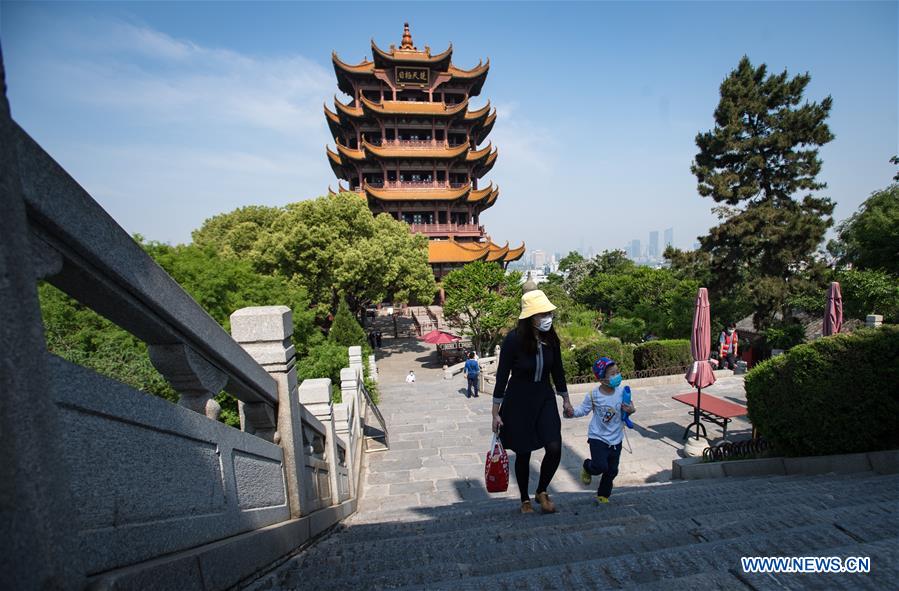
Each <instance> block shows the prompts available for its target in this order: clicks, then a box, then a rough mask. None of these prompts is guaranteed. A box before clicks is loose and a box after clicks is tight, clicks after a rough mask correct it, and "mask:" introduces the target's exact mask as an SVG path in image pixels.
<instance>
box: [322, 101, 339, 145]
mask: <svg viewBox="0 0 899 591" xmlns="http://www.w3.org/2000/svg"><path fill="white" fill-rule="evenodd" d="M323 107H324V109H325V119H326V120H327V121H328V129H330V130H331V136H332V137H337V136H338V135H340V117H339V116H338V115H337V113H335V112H333V111H331V109H329V108H328V105H323Z"/></svg>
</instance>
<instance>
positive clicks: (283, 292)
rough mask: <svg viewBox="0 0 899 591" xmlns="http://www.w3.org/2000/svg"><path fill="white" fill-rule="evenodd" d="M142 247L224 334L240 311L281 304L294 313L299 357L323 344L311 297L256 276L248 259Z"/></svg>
mask: <svg viewBox="0 0 899 591" xmlns="http://www.w3.org/2000/svg"><path fill="white" fill-rule="evenodd" d="M142 246H143V247H144V250H146V251H147V253H148V254H149V255H150V256H152V257H153V259H154V260H155V261H156V262H157V263H158V264H159V266H161V267H162V268H163V269H165V271H166V272H167V273H168V274H169V275H171V276H172V278H173V279H174V280H175V281H177V282H178V284H179V285H181V287H183V288H184V290H185V291H186V292H187V293H188V294H190V296H191V297H192V298H193V299H194V300H196V301H197V303H198V304H200V306H201V307H202V308H203V309H204V310H206V312H207V313H208V314H209V315H210V316H212V318H213V319H215V321H216V322H218V323H219V324H221V325H222V326H223V327H224V328H225V330H230V316H231V314H232V313H233V312H234V311H235V310H239V309H241V308H246V307H249V306H275V305H279V306H287V307H288V308H290V309H291V313H292V317H293V342H294V345H295V346H296V348H297V355H299V356H303V355H305V354H306V351H307V350H308V348H309V347H310V346H312V345H314V344H316V343H317V342H320V341H321V340H322V335H321V331H320V330H319V329H318V328H317V327H316V326H315V315H314V313H313V311H312V310H311V308H310V305H311V304H310V300H309V295H308V293H307V292H306V290H305V288H303V287H302V286H301V285H297V284H296V283H294V282H292V281H290V280H289V279H288V278H285V277H281V276H274V275H264V274H261V273H257V272H256V271H254V270H253V267H252V265H251V264H250V262H249V261H246V260H242V259H238V258H233V257H231V258H229V257H222V256H219V254H218V253H217V252H216V251H215V250H214V249H213V248H212V246H211V245H210V246H197V245H183V244H180V245H177V246H171V245H169V244H162V243H158V242H151V243H145V244H143V245H142Z"/></svg>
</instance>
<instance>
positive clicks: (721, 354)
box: [718, 322, 738, 369]
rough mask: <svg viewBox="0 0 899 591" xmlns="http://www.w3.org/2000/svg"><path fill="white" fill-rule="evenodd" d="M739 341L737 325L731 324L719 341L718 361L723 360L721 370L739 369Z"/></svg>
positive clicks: (722, 333)
mask: <svg viewBox="0 0 899 591" xmlns="http://www.w3.org/2000/svg"><path fill="white" fill-rule="evenodd" d="M737 341H738V338H737V325H736V323H734V322H730V323H728V325H727V328H726V329H725V330H723V331H722V332H721V338H719V339H718V359H720V360H721V369H736V368H737Z"/></svg>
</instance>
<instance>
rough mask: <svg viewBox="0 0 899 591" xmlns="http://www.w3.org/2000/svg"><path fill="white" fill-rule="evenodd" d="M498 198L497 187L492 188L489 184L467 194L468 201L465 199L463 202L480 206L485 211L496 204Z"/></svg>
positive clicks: (491, 184)
mask: <svg viewBox="0 0 899 591" xmlns="http://www.w3.org/2000/svg"><path fill="white" fill-rule="evenodd" d="M498 198H499V187H494V186H493V183H490V184H489V185H488V186H487V187H486V188H484V189H475V190H472V191H471V193H469V194H468V199H466V200H465V202H466V203H478V204H482V205H483V206H484V207H483V209H487V208H488V207H490V206H492V205H493V204H494V203H496V200H497V199H498Z"/></svg>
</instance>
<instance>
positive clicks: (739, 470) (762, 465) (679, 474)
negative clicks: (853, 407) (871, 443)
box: [671, 449, 899, 480]
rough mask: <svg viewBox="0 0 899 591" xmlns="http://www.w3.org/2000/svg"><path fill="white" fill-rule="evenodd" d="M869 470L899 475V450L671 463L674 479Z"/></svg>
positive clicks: (690, 459)
mask: <svg viewBox="0 0 899 591" xmlns="http://www.w3.org/2000/svg"><path fill="white" fill-rule="evenodd" d="M868 471H873V472H876V473H877V474H899V449H893V450H885V451H872V452H868V453H858V454H841V455H834V456H809V457H804V458H759V459H755V460H732V461H724V462H703V461H702V458H679V459H676V460H674V461H672V462H671V479H672V480H700V479H703V478H724V477H727V476H765V475H772V476H784V475H792V474H803V475H812V474H831V473H833V474H853V473H856V472H868Z"/></svg>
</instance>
